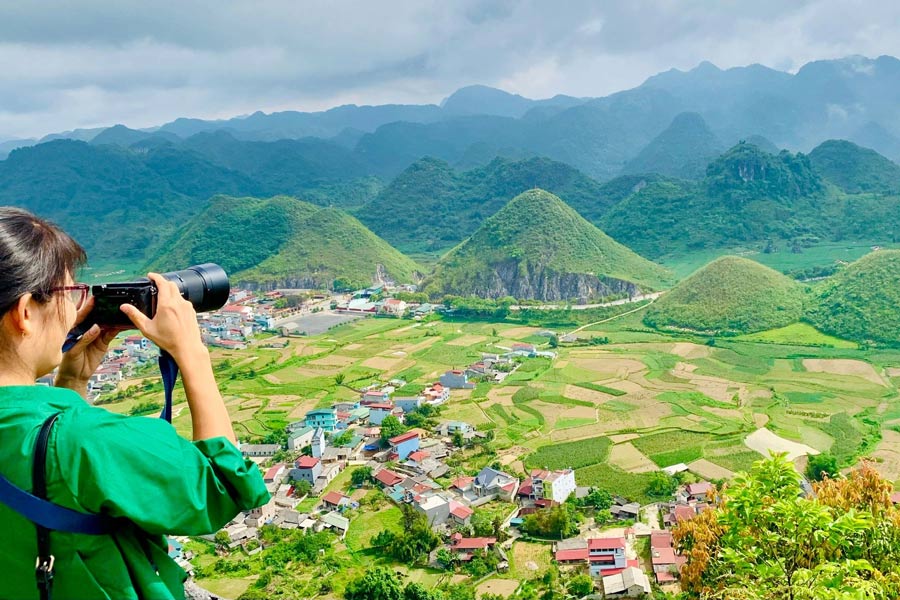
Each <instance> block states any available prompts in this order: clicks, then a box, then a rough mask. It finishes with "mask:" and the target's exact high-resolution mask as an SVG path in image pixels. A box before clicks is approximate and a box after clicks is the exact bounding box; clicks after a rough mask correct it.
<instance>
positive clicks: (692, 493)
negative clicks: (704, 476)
mask: <svg viewBox="0 0 900 600" xmlns="http://www.w3.org/2000/svg"><path fill="white" fill-rule="evenodd" d="M685 491H686V492H687V494H688V499H689V500H694V501H696V502H705V501H706V500H708V499H709V498H708V494H709V492H711V491H713V486H712V484H711V483H709V482H708V481H701V482H699V483H689V484H688V485H687V486H685Z"/></svg>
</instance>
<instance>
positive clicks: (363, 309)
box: [332, 285, 436, 320]
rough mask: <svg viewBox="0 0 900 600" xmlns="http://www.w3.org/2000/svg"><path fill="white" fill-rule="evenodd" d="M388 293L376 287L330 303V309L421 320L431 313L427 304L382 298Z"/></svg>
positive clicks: (404, 287) (379, 286) (403, 288)
mask: <svg viewBox="0 0 900 600" xmlns="http://www.w3.org/2000/svg"><path fill="white" fill-rule="evenodd" d="M396 289H400V290H401V291H415V286H402V287H400V288H396ZM388 292H390V289H388V288H387V287H386V286H384V285H377V286H373V287H370V288H366V289H364V290H358V291H356V292H353V294H351V295H350V297H349V298H346V299H344V300H340V301H334V302H332V308H333V309H334V310H336V311H338V312H345V313H361V314H368V315H374V314H382V315H389V316H393V317H402V316H405V315H407V314H409V315H410V316H412V317H413V318H415V319H419V320H421V319H422V318H423V317H425V316H427V315H429V314H431V313H433V312H434V311H435V308H436V307H435V306H434V305H433V304H429V303H427V302H423V303H418V302H411V303H407V302H406V301H404V300H400V299H398V298H390V297H388V298H383V297H382V296H384V295H385V293H388Z"/></svg>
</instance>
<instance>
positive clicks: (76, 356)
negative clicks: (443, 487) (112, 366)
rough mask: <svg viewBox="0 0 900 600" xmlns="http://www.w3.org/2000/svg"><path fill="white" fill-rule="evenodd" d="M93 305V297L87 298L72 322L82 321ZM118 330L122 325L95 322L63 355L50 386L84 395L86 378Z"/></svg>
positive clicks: (87, 378) (99, 361)
mask: <svg viewBox="0 0 900 600" xmlns="http://www.w3.org/2000/svg"><path fill="white" fill-rule="evenodd" d="M92 308H94V298H93V297H91V298H88V301H87V302H86V303H85V305H84V306H83V307H82V308H81V310H80V311H78V316H77V317H76V319H75V324H76V325H77V324H79V323H81V322H82V321H84V318H85V317H86V316H87V315H88V313H90V312H91V309H92ZM120 331H124V328H112V329H101V327H100V326H99V325H94V326H93V327H91V328H90V329H88V330H87V331H86V332H85V333H84V335H82V336H81V339H80V340H78V343H76V344H75V345H74V346H72V347H71V348H69V351H68V352H66V353H64V354H63V359H62V362H60V363H59V369H58V370H57V372H56V378H55V379H54V381H53V385H55V386H56V387H64V388H68V389H70V390H73V391H75V392H77V393H79V394H81V396H82V397H84V398H87V384H88V380H89V379H90V378H91V375H93V374H94V372H95V371H96V370H97V368H98V367H99V366H100V363H102V362H103V357H104V356H106V352H107V350H109V343H110V342H111V341H112V340H113V338H115V337H116V335H117V334H118V333H119V332H120Z"/></svg>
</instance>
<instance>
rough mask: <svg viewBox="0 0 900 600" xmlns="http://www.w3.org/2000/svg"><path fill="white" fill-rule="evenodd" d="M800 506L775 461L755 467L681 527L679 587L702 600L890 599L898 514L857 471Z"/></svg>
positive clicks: (792, 480)
mask: <svg viewBox="0 0 900 600" xmlns="http://www.w3.org/2000/svg"><path fill="white" fill-rule="evenodd" d="M814 491H815V495H814V496H813V497H807V496H806V495H805V494H804V492H803V490H802V488H801V486H800V477H799V475H798V474H797V472H796V471H795V470H794V466H793V464H792V463H791V462H789V461H788V460H787V459H786V458H785V456H784V455H776V456H773V457H772V458H771V459H768V460H761V461H758V462H757V463H756V464H755V465H754V466H753V469H752V470H751V471H750V473H741V474H739V475H738V476H737V477H736V478H735V479H734V481H733V482H732V484H730V485H729V486H727V487H726V488H725V489H724V490H722V492H721V496H720V498H719V507H718V508H716V509H713V510H708V511H705V512H703V513H701V514H700V515H698V516H697V517H696V518H695V519H692V520H689V521H683V522H681V523H680V524H679V526H678V527H677V528H676V529H675V531H674V539H675V543H676V546H677V547H678V548H679V549H680V550H681V551H682V553H683V554H684V555H685V556H686V557H687V558H688V562H687V564H686V565H685V566H684V568H683V570H682V574H681V575H682V576H681V580H682V585H683V587H684V590H685V592H686V593H687V594H688V596H689V597H690V598H703V599H710V600H712V599H726V598H727V599H740V600H751V599H752V600H757V599H758V600H762V599H767V600H768V599H772V600H779V599H790V600H801V599H809V600H813V599H816V600H818V599H835V600H837V599H847V600H850V599H855V598H872V599H885V600H886V599H888V598H896V597H898V595H900V565H898V559H900V510H898V509H896V508H895V507H894V506H893V505H892V504H891V501H890V491H891V484H890V483H888V482H887V481H885V480H883V479H882V478H881V477H880V476H879V475H878V473H877V472H876V471H875V469H874V468H872V467H871V466H870V465H867V464H864V465H863V466H862V467H860V468H859V469H857V470H855V471H853V472H851V473H850V475H849V476H848V477H847V478H846V479H826V480H825V481H823V482H821V483H817V484H815V487H814Z"/></svg>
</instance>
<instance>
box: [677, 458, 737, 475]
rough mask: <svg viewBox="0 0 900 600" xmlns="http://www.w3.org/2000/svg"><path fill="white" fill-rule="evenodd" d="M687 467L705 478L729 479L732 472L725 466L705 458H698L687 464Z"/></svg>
mask: <svg viewBox="0 0 900 600" xmlns="http://www.w3.org/2000/svg"><path fill="white" fill-rule="evenodd" d="M688 469H690V470H691V471H693V472H694V473H696V474H697V475H699V476H700V477H705V478H706V479H731V478H732V477H734V473H733V472H732V471H729V470H728V469H726V468H725V467H720V466H719V465H717V464H714V463H711V462H709V461H708V460H706V459H705V458H700V459H698V460H695V461H694V462H692V463H689V464H688Z"/></svg>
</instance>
